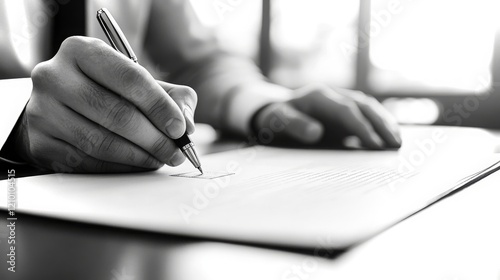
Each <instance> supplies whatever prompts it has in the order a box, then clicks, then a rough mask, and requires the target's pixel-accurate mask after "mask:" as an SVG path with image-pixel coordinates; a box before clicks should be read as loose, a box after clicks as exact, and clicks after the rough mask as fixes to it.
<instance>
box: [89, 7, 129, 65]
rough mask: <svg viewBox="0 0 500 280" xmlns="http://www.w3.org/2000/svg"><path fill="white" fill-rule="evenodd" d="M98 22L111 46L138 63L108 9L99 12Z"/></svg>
mask: <svg viewBox="0 0 500 280" xmlns="http://www.w3.org/2000/svg"><path fill="white" fill-rule="evenodd" d="M97 20H98V21H99V24H100V25H101V27H102V29H103V30H104V34H106V37H107V38H108V40H109V43H110V44H111V46H112V47H113V48H114V49H115V50H117V51H119V52H121V53H123V54H124V55H126V56H128V57H129V58H130V59H132V60H133V61H134V62H136V63H137V56H136V55H135V53H134V51H133V50H132V47H130V44H129V43H128V41H127V38H126V37H125V35H124V34H123V32H122V30H121V29H120V26H119V25H118V23H116V21H115V19H114V18H113V16H112V15H111V13H110V12H109V11H108V10H107V9H106V8H102V9H100V10H99V11H97Z"/></svg>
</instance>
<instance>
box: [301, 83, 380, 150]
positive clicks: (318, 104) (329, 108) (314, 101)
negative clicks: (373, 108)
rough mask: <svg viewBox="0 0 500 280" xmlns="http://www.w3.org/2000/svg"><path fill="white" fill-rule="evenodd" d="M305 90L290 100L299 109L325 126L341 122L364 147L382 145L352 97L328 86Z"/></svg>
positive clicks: (378, 147) (376, 147)
mask: <svg viewBox="0 0 500 280" xmlns="http://www.w3.org/2000/svg"><path fill="white" fill-rule="evenodd" d="M307 90H308V92H306V93H304V94H302V96H301V97H299V98H297V99H295V100H292V102H293V103H294V104H296V106H298V107H299V108H300V110H301V111H303V112H306V113H308V114H310V115H312V116H313V117H316V118H317V119H319V120H321V121H322V122H323V123H324V124H325V125H326V126H327V125H332V126H335V125H338V124H341V125H342V126H343V127H344V129H346V130H348V131H349V132H350V133H352V134H353V135H355V136H357V137H358V138H360V140H361V141H362V143H363V144H364V145H365V146H366V147H369V148H374V149H381V148H383V147H384V143H383V141H382V139H381V138H380V137H379V136H378V134H377V133H376V131H375V130H374V128H373V126H372V125H371V123H370V122H369V121H368V120H367V119H366V118H365V117H364V116H363V114H362V112H361V111H360V109H359V108H358V106H357V105H356V103H355V102H354V101H353V100H352V99H350V98H348V97H345V96H342V95H340V94H339V93H337V92H335V91H334V90H332V89H330V88H329V87H317V88H312V89H307Z"/></svg>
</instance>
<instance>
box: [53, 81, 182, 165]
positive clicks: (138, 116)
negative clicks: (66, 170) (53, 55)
mask: <svg viewBox="0 0 500 280" xmlns="http://www.w3.org/2000/svg"><path fill="white" fill-rule="evenodd" d="M62 75H63V79H64V80H65V81H66V83H67V85H66V90H67V91H68V92H71V93H72V94H67V93H60V94H58V95H59V99H60V100H61V101H62V102H63V103H64V104H66V105H67V106H68V107H69V108H71V109H72V110H73V111H74V112H76V113H78V114H80V115H81V116H84V117H85V118H87V119H89V120H91V121H93V122H94V123H96V124H99V125H100V126H102V127H104V128H106V129H107V130H109V131H111V132H113V133H115V134H117V135H119V136H121V137H122V138H124V139H126V140H127V141H129V142H131V143H133V144H135V145H137V146H138V147H140V148H142V149H143V150H145V151H147V152H148V153H149V154H150V155H152V156H154V157H155V158H156V159H157V160H158V161H160V162H163V163H166V164H168V165H170V166H177V165H179V164H181V163H182V162H183V161H184V156H183V155H182V153H181V151H180V150H179V149H178V148H177V146H176V145H175V143H174V142H173V140H171V139H170V138H168V137H167V136H166V135H164V134H163V133H162V132H161V131H159V130H158V129H157V128H156V127H155V126H154V125H153V124H152V123H151V122H150V121H149V120H148V119H147V118H146V117H145V116H144V115H143V114H142V112H140V111H139V110H138V109H137V108H136V107H135V106H133V105H132V104H131V103H130V102H128V101H127V100H126V99H124V98H120V97H119V96H117V95H116V94H114V93H112V92H110V91H109V90H107V89H106V88H104V87H102V86H100V85H98V84H97V83H95V82H94V81H92V80H90V79H88V78H87V77H85V76H78V75H77V74H76V73H74V74H73V73H69V72H68V73H67V74H62ZM64 75H65V76H64ZM175 106H177V105H175ZM54 109H55V110H57V107H55V108H54ZM66 113H68V114H69V113H71V112H61V113H60V115H63V116H64V114H66ZM72 116H74V115H72ZM66 119H67V120H68V121H71V118H70V117H68V118H66ZM60 133H61V134H62V133H64V131H62V132H60ZM68 142H70V143H72V142H71V141H68Z"/></svg>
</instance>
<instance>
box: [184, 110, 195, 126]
mask: <svg viewBox="0 0 500 280" xmlns="http://www.w3.org/2000/svg"><path fill="white" fill-rule="evenodd" d="M193 115H194V114H193V110H191V108H189V107H186V108H184V117H185V118H186V122H188V123H189V125H190V126H192V127H194V116H193Z"/></svg>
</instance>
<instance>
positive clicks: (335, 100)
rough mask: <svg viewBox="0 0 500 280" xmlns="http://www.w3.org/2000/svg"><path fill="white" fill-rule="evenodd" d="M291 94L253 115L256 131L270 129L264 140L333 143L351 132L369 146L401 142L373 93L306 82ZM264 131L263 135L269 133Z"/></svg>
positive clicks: (387, 115) (384, 145)
mask: <svg viewBox="0 0 500 280" xmlns="http://www.w3.org/2000/svg"><path fill="white" fill-rule="evenodd" d="M294 96H296V97H295V98H293V99H291V100H289V101H287V102H281V103H273V104H271V105H268V106H266V107H264V108H263V109H261V110H260V111H259V112H258V114H257V115H256V116H255V118H254V125H255V129H256V130H257V133H258V132H259V131H269V129H270V130H271V131H272V136H273V138H274V139H267V142H271V140H276V141H282V142H283V141H287V142H289V140H292V141H295V142H299V143H302V144H326V145H336V144H339V143H341V142H342V141H343V140H344V138H345V137H347V136H351V135H354V136H357V137H358V138H359V139H360V140H361V143H362V144H363V145H364V146H365V147H367V148H371V149H382V148H399V147H400V146H401V137H400V133H399V129H398V125H397V123H396V121H395V120H394V119H393V118H392V116H391V115H390V114H389V113H388V112H387V111H386V110H385V109H384V107H383V106H382V105H381V104H380V103H379V102H378V101H377V100H375V98H373V97H370V96H367V95H365V94H364V93H362V92H359V91H353V90H347V89H332V88H330V87H327V86H306V87H303V88H300V89H298V90H297V91H296V92H295V93H294ZM263 129H264V130H263ZM265 134H266V133H264V135H265ZM267 134H268V135H267V136H265V137H269V133H267ZM258 136H259V135H258ZM261 136H262V135H261ZM265 137H264V138H265ZM261 140H262V139H261ZM261 142H263V141H261ZM264 142H265V141H264Z"/></svg>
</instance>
